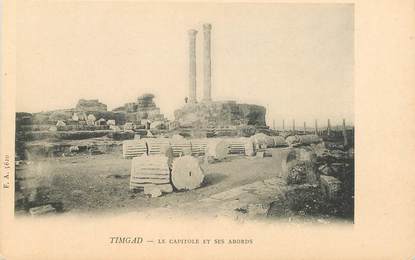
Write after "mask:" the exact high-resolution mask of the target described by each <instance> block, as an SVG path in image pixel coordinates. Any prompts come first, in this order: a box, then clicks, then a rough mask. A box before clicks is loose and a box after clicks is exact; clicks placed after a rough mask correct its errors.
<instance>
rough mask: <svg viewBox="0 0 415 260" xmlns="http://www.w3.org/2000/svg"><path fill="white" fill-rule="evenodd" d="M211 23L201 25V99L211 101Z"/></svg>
mask: <svg viewBox="0 0 415 260" xmlns="http://www.w3.org/2000/svg"><path fill="white" fill-rule="evenodd" d="M211 29H212V25H211V24H208V23H207V24H204V25H203V36H204V39H203V101H211V100H212V96H211V88H212V86H211V84H212V81H211V75H212V74H211V73H212V72H211V57H210V31H211Z"/></svg>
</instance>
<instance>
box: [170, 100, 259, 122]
mask: <svg viewBox="0 0 415 260" xmlns="http://www.w3.org/2000/svg"><path fill="white" fill-rule="evenodd" d="M265 113H266V109H265V107H262V106H258V105H251V104H238V103H236V102H234V101H216V102H202V103H196V104H192V103H189V104H186V105H185V106H184V107H183V108H182V109H178V110H176V111H175V112H174V116H175V120H176V122H177V123H178V125H179V126H180V127H190V126H191V127H193V128H206V127H211V126H214V127H229V126H236V125H254V126H265V125H266V123H265Z"/></svg>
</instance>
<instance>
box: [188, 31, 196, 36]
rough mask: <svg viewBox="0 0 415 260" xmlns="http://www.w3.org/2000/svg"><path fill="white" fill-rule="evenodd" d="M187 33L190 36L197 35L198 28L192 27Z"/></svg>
mask: <svg viewBox="0 0 415 260" xmlns="http://www.w3.org/2000/svg"><path fill="white" fill-rule="evenodd" d="M187 34H188V35H189V36H196V34H197V30H195V29H190V30H188V31H187Z"/></svg>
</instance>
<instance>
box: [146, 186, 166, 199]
mask: <svg viewBox="0 0 415 260" xmlns="http://www.w3.org/2000/svg"><path fill="white" fill-rule="evenodd" d="M144 194H146V195H150V197H151V198H155V197H160V196H161V194H162V193H161V190H160V188H159V187H157V185H147V186H145V187H144Z"/></svg>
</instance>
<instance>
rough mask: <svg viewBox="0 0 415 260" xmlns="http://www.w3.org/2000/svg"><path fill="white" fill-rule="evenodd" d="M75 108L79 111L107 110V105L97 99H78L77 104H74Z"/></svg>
mask: <svg viewBox="0 0 415 260" xmlns="http://www.w3.org/2000/svg"><path fill="white" fill-rule="evenodd" d="M75 109H76V110H81V111H88V112H92V111H107V105H105V104H103V103H101V102H99V101H98V99H90V100H86V99H80V100H79V101H78V104H76V108H75Z"/></svg>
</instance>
